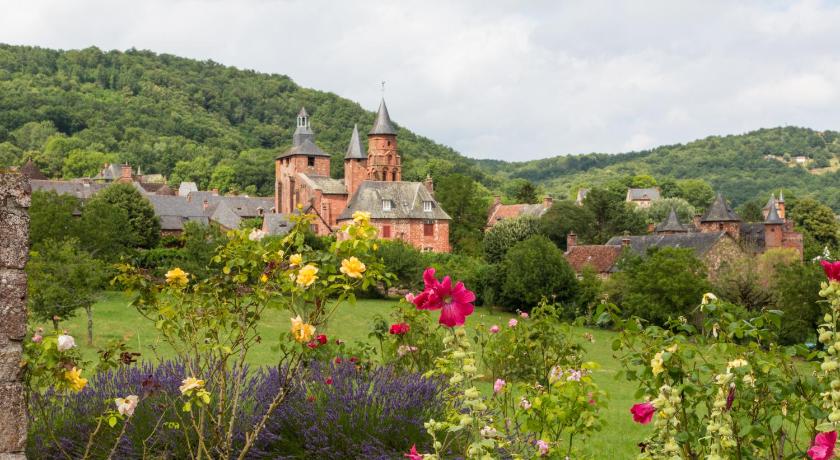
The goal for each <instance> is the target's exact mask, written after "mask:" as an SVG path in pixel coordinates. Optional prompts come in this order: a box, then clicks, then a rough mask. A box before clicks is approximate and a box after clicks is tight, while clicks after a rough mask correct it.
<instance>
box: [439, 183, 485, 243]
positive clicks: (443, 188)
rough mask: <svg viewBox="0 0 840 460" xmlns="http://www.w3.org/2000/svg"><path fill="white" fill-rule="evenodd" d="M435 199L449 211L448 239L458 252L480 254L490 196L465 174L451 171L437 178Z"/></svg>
mask: <svg viewBox="0 0 840 460" xmlns="http://www.w3.org/2000/svg"><path fill="white" fill-rule="evenodd" d="M435 199H437V201H438V203H439V204H440V206H441V207H442V208H443V209H444V210H446V213H447V214H449V217H451V218H452V220H451V221H450V222H449V242H450V243H451V244H452V248H453V249H454V250H455V251H456V252H459V253H465V254H470V255H480V254H481V240H482V238H483V237H484V225H485V224H486V221H487V197H485V196H482V195H481V194H480V192H479V186H478V184H477V183H476V182H475V181H474V180H473V179H471V178H470V177H468V176H466V175H464V174H449V175H446V176H443V177H441V178H438V179H437V180H436V181H435Z"/></svg>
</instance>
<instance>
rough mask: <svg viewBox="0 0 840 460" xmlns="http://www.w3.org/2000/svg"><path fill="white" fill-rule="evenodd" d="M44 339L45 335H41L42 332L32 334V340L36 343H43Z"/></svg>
mask: <svg viewBox="0 0 840 460" xmlns="http://www.w3.org/2000/svg"><path fill="white" fill-rule="evenodd" d="M42 340H44V337H43V336H41V334H35V335H33V336H32V341H33V342H35V343H41V341H42Z"/></svg>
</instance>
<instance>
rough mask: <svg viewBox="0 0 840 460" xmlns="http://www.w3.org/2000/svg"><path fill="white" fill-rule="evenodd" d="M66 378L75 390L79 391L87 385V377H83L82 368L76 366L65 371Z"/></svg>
mask: <svg viewBox="0 0 840 460" xmlns="http://www.w3.org/2000/svg"><path fill="white" fill-rule="evenodd" d="M64 380H67V384H68V385H69V386H70V388H72V389H73V390H74V391H76V392H79V391H82V389H83V388H84V387H85V386H86V385H87V382H88V381H87V379H83V378H82V370H81V369H76V368H75V367H74V368H73V369H71V370H69V371H65V372H64Z"/></svg>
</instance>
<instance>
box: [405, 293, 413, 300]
mask: <svg viewBox="0 0 840 460" xmlns="http://www.w3.org/2000/svg"><path fill="white" fill-rule="evenodd" d="M405 300H406V302H408V303H414V294H412V293H410V292H409V293H408V294H406V295H405Z"/></svg>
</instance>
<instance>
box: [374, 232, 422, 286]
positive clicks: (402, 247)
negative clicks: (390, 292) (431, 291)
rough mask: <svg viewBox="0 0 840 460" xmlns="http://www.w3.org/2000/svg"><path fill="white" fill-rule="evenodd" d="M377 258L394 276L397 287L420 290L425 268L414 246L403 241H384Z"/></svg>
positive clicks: (377, 251) (377, 252)
mask: <svg viewBox="0 0 840 460" xmlns="http://www.w3.org/2000/svg"><path fill="white" fill-rule="evenodd" d="M376 256H377V257H378V258H380V259H382V263H383V264H385V266H386V267H388V271H389V273H391V274H393V275H394V277H395V283H396V284H397V286H399V287H402V288H405V289H412V290H413V289H418V288H420V286H421V284H422V280H423V277H422V276H423V270H424V269H425V267H424V261H423V256H422V254H421V252H420V251H418V250H417V249H416V248H415V247H414V246H412V245H410V244H408V243H406V242H404V241H402V240H382V241H381V242H380V243H379V247H378V248H377V250H376Z"/></svg>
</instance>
